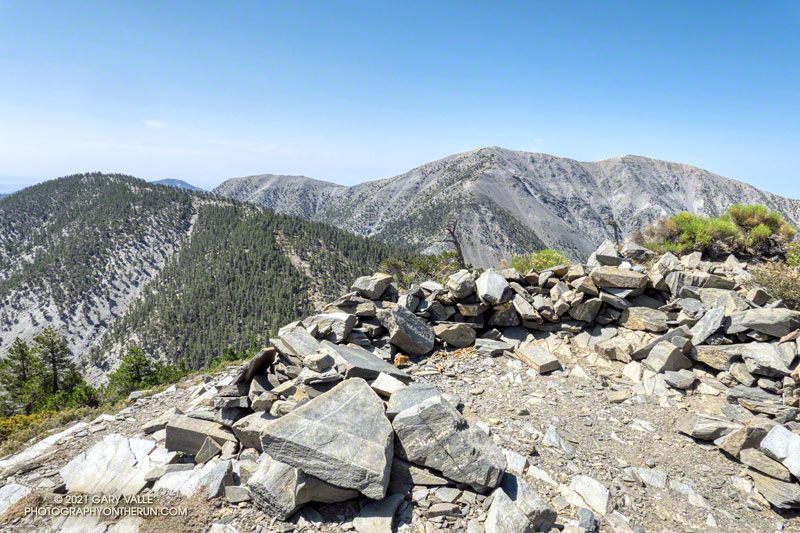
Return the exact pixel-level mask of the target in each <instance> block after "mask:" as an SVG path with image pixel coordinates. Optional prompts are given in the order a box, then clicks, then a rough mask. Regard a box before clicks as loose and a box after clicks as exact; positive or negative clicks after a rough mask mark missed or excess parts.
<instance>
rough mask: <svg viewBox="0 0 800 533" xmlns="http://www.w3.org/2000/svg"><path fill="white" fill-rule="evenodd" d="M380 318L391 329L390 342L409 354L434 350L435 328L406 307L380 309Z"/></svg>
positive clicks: (420, 353) (421, 353) (422, 353)
mask: <svg viewBox="0 0 800 533" xmlns="http://www.w3.org/2000/svg"><path fill="white" fill-rule="evenodd" d="M378 320H380V322H381V324H383V326H384V327H385V328H386V329H388V330H389V342H390V343H392V344H394V345H395V346H397V347H398V348H400V349H401V350H403V351H404V352H406V353H407V354H409V355H425V354H426V353H428V352H430V351H431V350H433V343H434V340H435V335H434V333H433V328H432V327H431V326H430V325H429V324H428V323H427V322H426V321H424V320H422V319H421V318H418V317H417V316H416V315H414V313H412V312H411V311H409V310H408V309H406V308H405V307H400V306H397V307H395V308H394V309H391V310H387V309H384V310H381V311H378Z"/></svg>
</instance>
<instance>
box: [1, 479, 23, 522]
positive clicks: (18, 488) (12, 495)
mask: <svg viewBox="0 0 800 533" xmlns="http://www.w3.org/2000/svg"><path fill="white" fill-rule="evenodd" d="M30 493H31V489H29V488H28V487H25V486H24V485H19V484H17V483H10V484H8V485H6V486H4V487H2V488H0V516H2V515H3V513H5V512H6V511H7V510H8V508H9V507H11V506H12V505H14V504H15V503H17V502H18V501H20V500H21V499H22V498H24V497H25V496H27V495H28V494H30Z"/></svg>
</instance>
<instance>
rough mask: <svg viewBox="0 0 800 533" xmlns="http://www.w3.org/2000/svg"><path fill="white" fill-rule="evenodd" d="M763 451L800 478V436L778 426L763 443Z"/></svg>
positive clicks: (768, 434) (770, 431)
mask: <svg viewBox="0 0 800 533" xmlns="http://www.w3.org/2000/svg"><path fill="white" fill-rule="evenodd" d="M761 451H762V452H764V453H765V454H766V455H767V456H768V457H771V458H772V459H775V460H776V461H778V462H780V463H781V464H782V465H783V466H785V467H786V468H787V469H788V470H789V472H791V473H792V475H793V476H794V477H800V435H797V434H795V433H792V432H791V431H789V430H788V429H786V428H785V427H783V426H782V425H777V426H775V427H773V428H772V429H771V430H769V433H767V436H766V437H764V439H763V440H762V441H761Z"/></svg>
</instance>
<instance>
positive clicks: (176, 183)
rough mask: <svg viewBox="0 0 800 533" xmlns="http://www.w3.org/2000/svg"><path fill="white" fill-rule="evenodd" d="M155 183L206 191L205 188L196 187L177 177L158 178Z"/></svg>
mask: <svg viewBox="0 0 800 533" xmlns="http://www.w3.org/2000/svg"><path fill="white" fill-rule="evenodd" d="M153 183H155V184H158V185H166V186H167V187H175V188H176V189H187V190H190V191H205V189H201V188H200V187H196V186H194V185H192V184H191V183H188V182H186V181H183V180H176V179H165V180H158V181H154V182H153Z"/></svg>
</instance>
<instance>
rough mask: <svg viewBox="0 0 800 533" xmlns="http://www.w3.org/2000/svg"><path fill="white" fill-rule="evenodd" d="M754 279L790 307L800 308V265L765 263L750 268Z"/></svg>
mask: <svg viewBox="0 0 800 533" xmlns="http://www.w3.org/2000/svg"><path fill="white" fill-rule="evenodd" d="M750 272H751V273H752V274H753V281H755V282H756V283H757V284H758V285H760V286H762V287H764V290H765V291H767V292H768V293H770V294H771V295H772V296H774V297H775V298H780V299H781V300H783V301H784V303H785V304H786V307H788V308H789V309H795V310H800V267H793V266H789V265H787V264H786V263H764V264H761V265H759V266H756V267H753V268H751V269H750Z"/></svg>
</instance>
